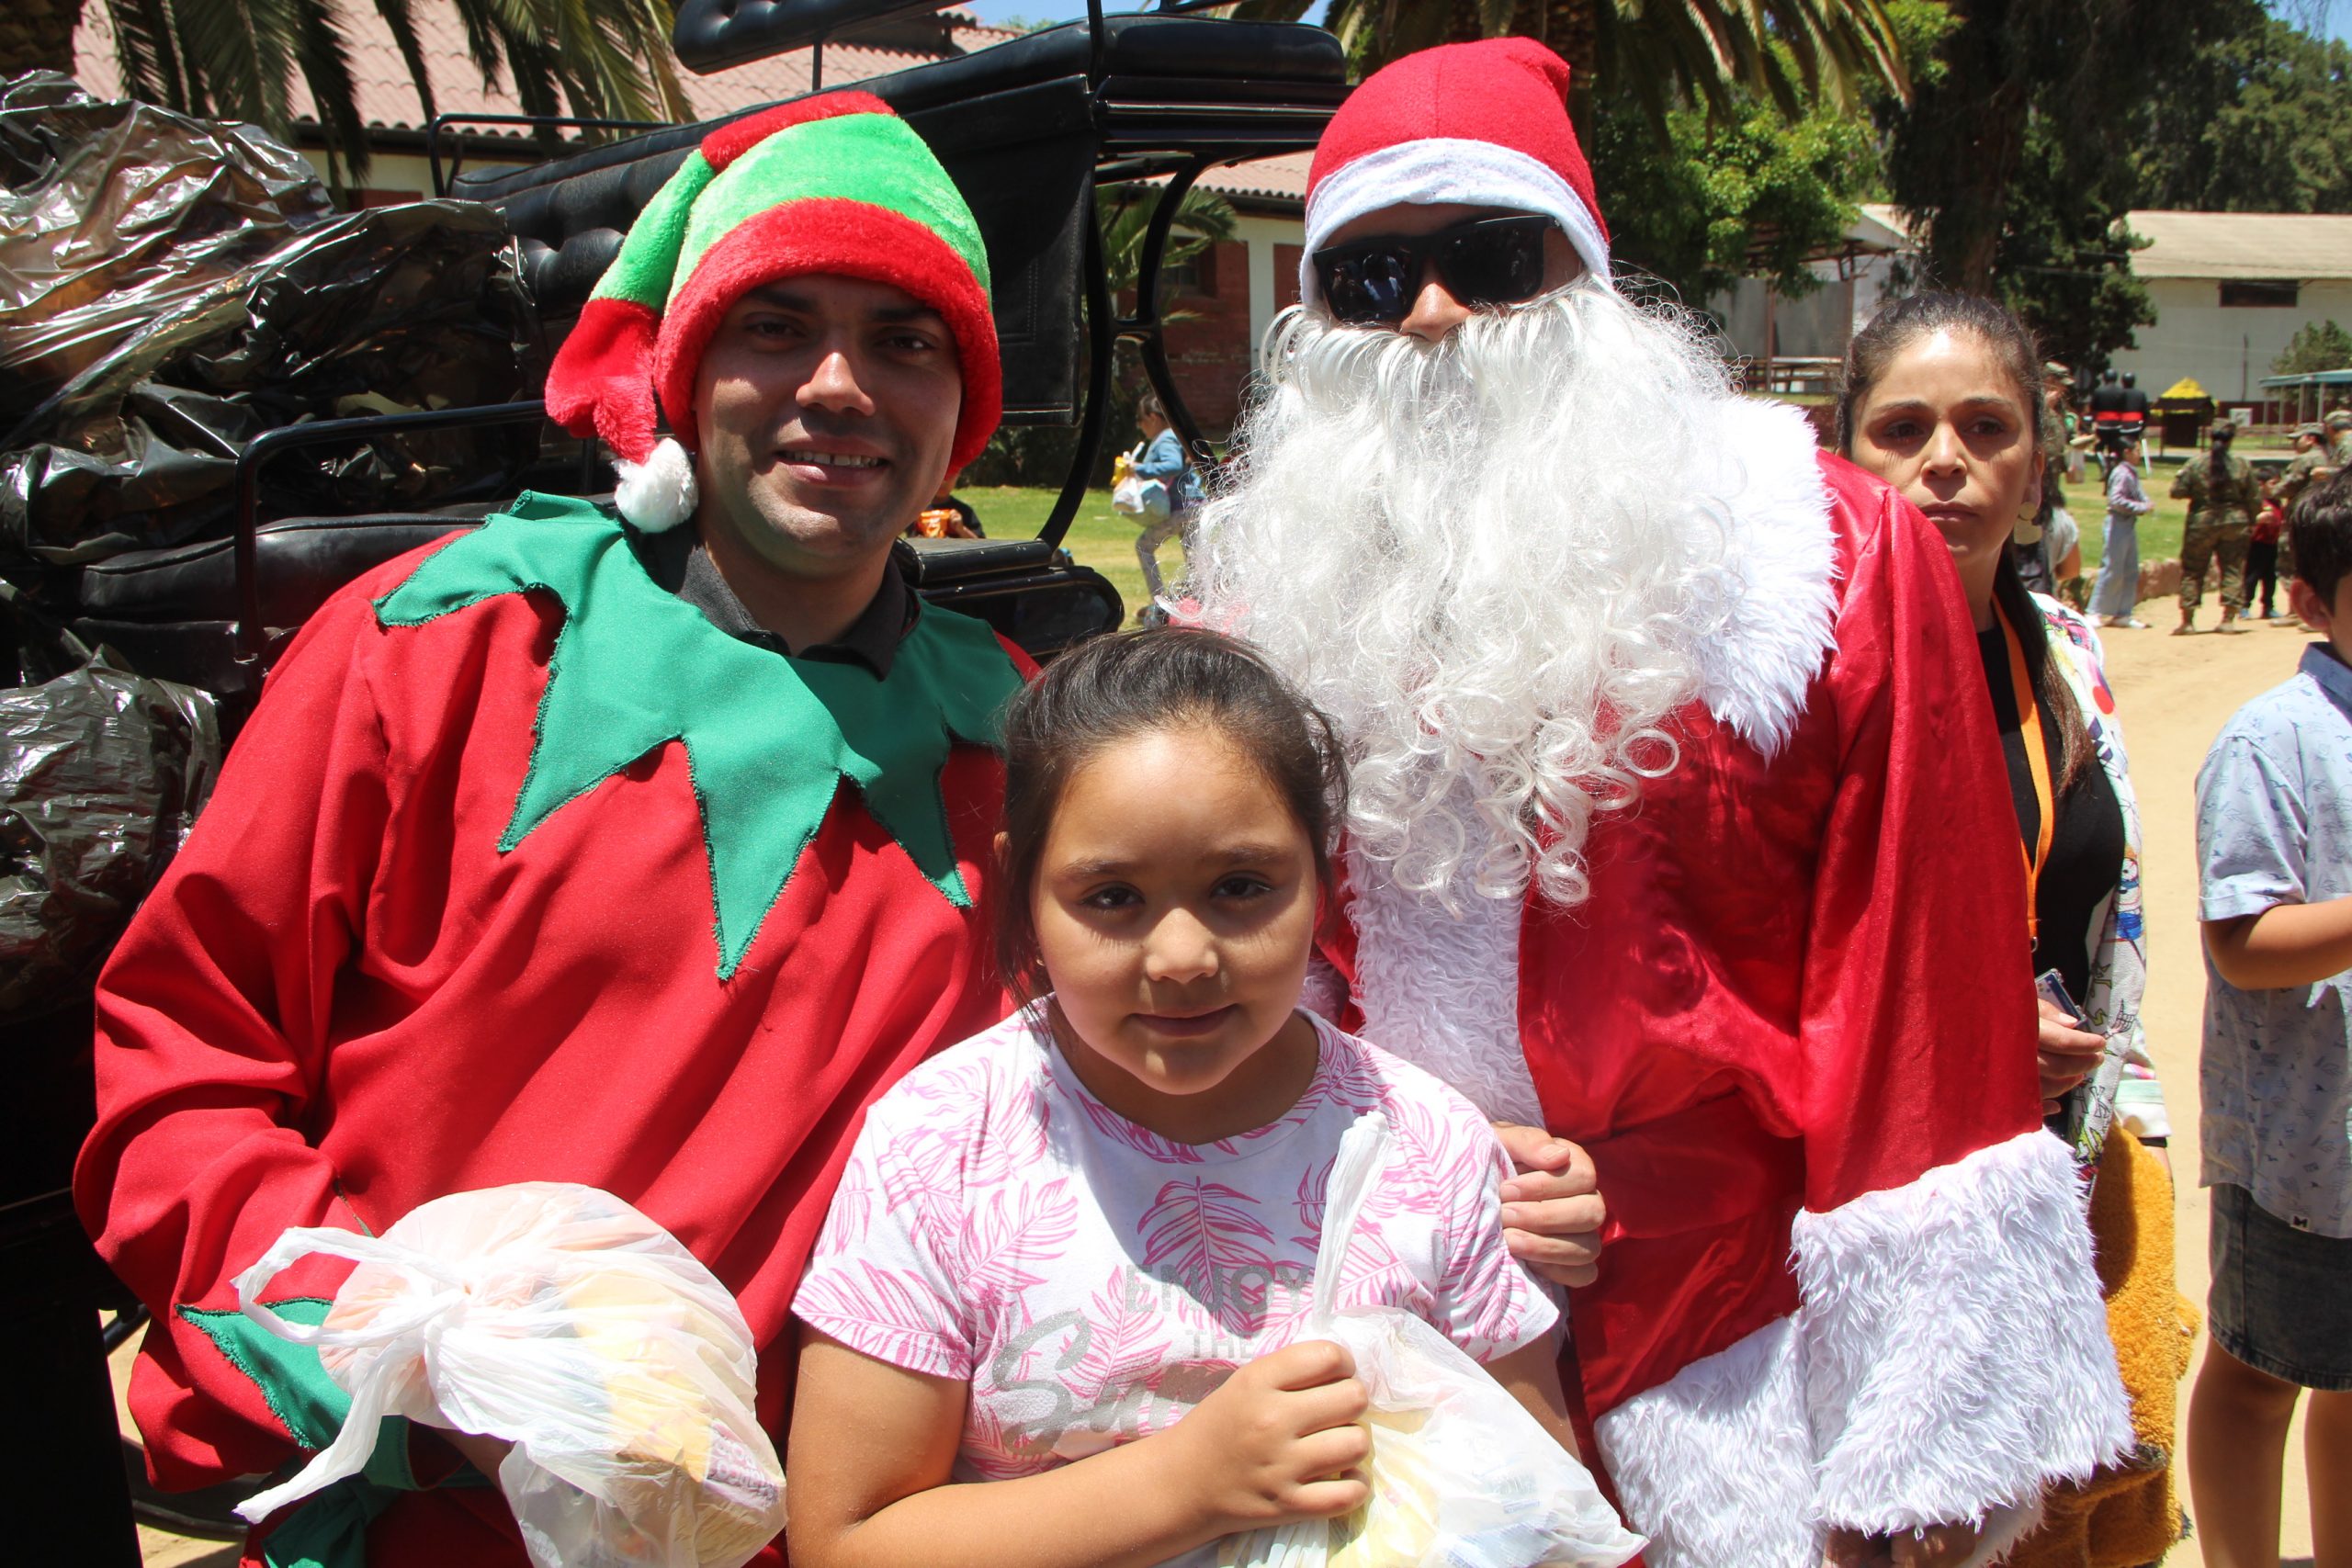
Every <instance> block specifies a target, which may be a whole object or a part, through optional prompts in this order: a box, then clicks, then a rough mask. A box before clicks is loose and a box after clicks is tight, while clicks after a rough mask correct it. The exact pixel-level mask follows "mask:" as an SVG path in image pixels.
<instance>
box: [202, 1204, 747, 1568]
mask: <svg viewBox="0 0 2352 1568" xmlns="http://www.w3.org/2000/svg"><path fill="white" fill-rule="evenodd" d="M311 1253H325V1254H328V1255H330V1256H333V1257H337V1258H350V1259H352V1260H353V1261H354V1262H356V1263H357V1264H358V1265H359V1267H358V1268H357V1269H355V1270H353V1271H352V1274H351V1276H350V1277H349V1278H348V1279H347V1280H345V1281H344V1284H343V1288H342V1289H341V1290H340V1291H338V1292H335V1299H334V1307H333V1308H332V1309H331V1310H330V1311H329V1312H328V1314H327V1316H326V1320H325V1321H324V1322H323V1323H322V1324H321V1325H318V1326H317V1327H315V1328H312V1327H305V1326H304V1325H300V1324H297V1323H290V1322H288V1321H287V1320H286V1319H285V1318H283V1317H281V1316H279V1315H278V1314H277V1313H276V1312H273V1311H272V1310H270V1308H268V1307H267V1306H265V1305H263V1304H262V1303H261V1302H260V1301H259V1300H258V1297H259V1296H260V1294H261V1292H262V1290H263V1288H264V1287H265V1286H266V1285H267V1284H268V1282H269V1281H270V1280H272V1279H273V1278H275V1277H276V1276H277V1273H278V1272H279V1271H280V1270H281V1269H285V1268H286V1267H288V1265H289V1264H291V1263H293V1262H294V1261H295V1260H296V1259H298V1258H303V1257H306V1256H308V1255H310V1254H311ZM236 1283H237V1295H238V1300H239V1302H240V1303H242V1305H243V1310H244V1314H245V1315H246V1316H247V1317H250V1318H252V1319H253V1320H254V1322H256V1323H258V1324H260V1325H262V1326H263V1327H265V1328H266V1329H268V1330H269V1331H270V1332H271V1333H273V1334H275V1335H277V1336H278V1337H280V1338H283V1339H288V1340H291V1341H293V1342H294V1343H296V1344H298V1345H315V1346H317V1347H318V1348H319V1359H320V1360H321V1361H322V1362H323V1363H324V1364H325V1366H326V1370H327V1374H328V1375H329V1376H330V1377H332V1378H333V1379H334V1381H335V1382H337V1383H338V1384H340V1385H341V1386H342V1387H343V1388H344V1389H345V1390H346V1391H348V1392H349V1393H350V1394H351V1413H350V1414H349V1415H348V1416H346V1417H345V1420H344V1424H343V1430H342V1432H341V1433H340V1434H339V1435H338V1436H337V1437H336V1438H335V1440H334V1444H333V1445H331V1446H330V1447H329V1448H327V1449H326V1450H323V1451H322V1452H321V1453H319V1454H318V1455H317V1456H315V1457H314V1458H313V1459H312V1460H311V1462H310V1463H309V1465H307V1466H305V1467H304V1469H303V1470H302V1472H301V1473H300V1474H299V1475H296V1476H295V1477H294V1478H293V1479H292V1480H290V1481H288V1482H287V1483H284V1484H283V1485H280V1486H276V1487H272V1488H271V1489H270V1490H268V1491H266V1492H264V1493H262V1494H261V1495H259V1496H256V1497H254V1498H253V1499H252V1500H251V1501H249V1502H247V1503H246V1504H245V1505H244V1506H243V1507H242V1508H240V1509H239V1510H238V1511H239V1512H240V1513H242V1514H243V1516H244V1517H246V1518H248V1519H252V1520H259V1519H262V1518H264V1517H267V1516H268V1515H269V1514H271V1513H272V1512H274V1511H276V1510H277V1509H278V1508H281V1507H284V1506H286V1505H287V1504H288V1503H291V1502H293V1501H295V1500H296V1499H298V1498H301V1497H306V1496H308V1495H311V1493H313V1492H317V1491H320V1490H321V1489H322V1488H324V1487H326V1486H329V1485H332V1484H333V1483H335V1482H337V1481H339V1480H341V1479H343V1478H344V1477H345V1476H347V1475H353V1474H356V1473H357V1472H359V1471H360V1469H361V1468H362V1467H363V1466H364V1465H365V1464H366V1463H367V1461H368V1453H369V1450H371V1449H372V1448H373V1447H374V1445H375V1442H376V1438H377V1427H378V1424H379V1422H380V1421H381V1419H382V1418H383V1417H384V1416H406V1417H407V1418H408V1419H410V1420H411V1421H417V1422H422V1423H424V1424H425V1425H427V1426H431V1427H444V1428H447V1429H451V1430H455V1431H460V1432H478V1433H482V1434H484V1435H487V1436H490V1437H493V1438H505V1439H507V1440H508V1441H510V1442H511V1443H513V1444H514V1449H513V1450H512V1451H511V1452H510V1453H509V1454H508V1455H507V1457H506V1461H505V1462H504V1463H503V1464H502V1465H501V1466H500V1467H499V1472H498V1478H497V1479H498V1484H499V1486H500V1488H501V1490H503V1492H504V1493H505V1495H506V1501H507V1503H508V1504H509V1505H510V1506H512V1507H513V1509H514V1512H515V1520H516V1522H517V1523H518V1524H519V1525H520V1526H521V1527H522V1531H523V1540H524V1542H525V1544H526V1546H527V1547H528V1549H529V1551H530V1554H531V1561H532V1562H535V1563H537V1564H538V1565H539V1568H741V1564H742V1563H743V1562H747V1561H748V1560H749V1559H750V1558H751V1557H752V1554H753V1553H755V1552H757V1551H759V1550H760V1549H761V1548H762V1547H763V1546H764V1545H766V1544H767V1543H768V1542H769V1541H770V1540H774V1539H775V1536H776V1534H777V1533H778V1532H779V1531H780V1530H782V1529H783V1528H784V1467H783V1466H782V1465H781V1464H780V1463H779V1462H777V1460H776V1456H775V1445H774V1444H773V1443H771V1442H770V1441H769V1440H768V1436H767V1433H766V1432H765V1431H764V1430H763V1429H762V1428H761V1427H760V1424H759V1421H758V1420H757V1418H756V1417H755V1416H753V1414H752V1375H753V1370H754V1358H753V1354H752V1334H751V1329H750V1328H749V1327H748V1326H747V1325H745V1324H744V1322H743V1314H742V1313H741V1310H740V1309H739V1308H738V1307H737V1306H736V1304H735V1298H734V1297H733V1296H732V1295H730V1294H729V1292H728V1291H727V1288H726V1287H725V1286H724V1285H721V1284H720V1283H719V1282H718V1280H717V1279H716V1278H714V1277H713V1276H712V1274H711V1272H710V1270H709V1269H706V1268H704V1267H703V1265H702V1263H701V1262H700V1261H699V1260H698V1259H696V1258H695V1256H694V1255H693V1254H692V1253H690V1252H688V1251H687V1250H686V1249H685V1247H683V1246H682V1245H680V1244H679V1242H678V1240H677V1239H676V1238H675V1237H674V1236H673V1235H670V1233H669V1232H667V1231H665V1230H663V1229H662V1227H661V1226H659V1225H657V1224H654V1223H653V1222H652V1221H650V1220H649V1219H647V1218H646V1217H645V1216H644V1215H643V1214H640V1213H638V1212H637V1211H636V1210H635V1209H633V1208H631V1207H630V1206H629V1205H628V1204H627V1203H624V1202H622V1201H620V1200H619V1199H617V1198H616V1197H614V1196H613V1195H612V1194H610V1193H608V1192H600V1191H598V1190H596V1189H594V1188H593V1187H581V1186H575V1185H571V1184H570V1183H564V1182H551V1181H526V1182H521V1183H518V1184H516V1185H515V1186H511V1187H494V1188H490V1189H486V1190H481V1191H478V1192H458V1193H453V1194H451V1195H450V1196H448V1197H447V1198H436V1199H435V1200H434V1201H431V1202H429V1203H426V1204H424V1205H422V1206H421V1207H419V1208H417V1209H415V1210H413V1212H411V1213H409V1214H408V1215H406V1216H405V1217H404V1218H402V1219H401V1221H400V1222H399V1223H398V1224H394V1225H392V1226H391V1227H390V1229H388V1230H387V1231H385V1233H384V1234H383V1235H381V1236H366V1235H356V1234H354V1233H352V1232H349V1231H340V1230H290V1231H288V1232H287V1233H286V1234H285V1235H283V1236H280V1237H279V1238H278V1241H277V1246H275V1247H271V1248H270V1249H269V1251H268V1252H267V1253H266V1254H265V1255H264V1256H263V1258H262V1259H261V1260H260V1261H259V1262H257V1263H255V1264H254V1266H253V1267H252V1268H250V1269H246V1270H245V1271H244V1272H243V1273H242V1274H240V1275H239V1276H237V1281H236Z"/></svg>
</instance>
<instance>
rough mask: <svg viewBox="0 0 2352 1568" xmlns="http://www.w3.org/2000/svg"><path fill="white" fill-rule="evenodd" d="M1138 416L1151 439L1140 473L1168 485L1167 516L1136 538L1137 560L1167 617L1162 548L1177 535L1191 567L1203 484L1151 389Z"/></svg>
mask: <svg viewBox="0 0 2352 1568" xmlns="http://www.w3.org/2000/svg"><path fill="white" fill-rule="evenodd" d="M1136 420H1137V422H1138V423H1141V424H1142V426H1143V438H1144V441H1145V443H1146V445H1145V446H1144V452H1143V456H1142V457H1140V458H1138V459H1137V460H1136V466H1135V469H1136V473H1138V474H1141V475H1142V476H1143V477H1144V478H1145V479H1158V480H1159V482H1160V483H1161V484H1164V485H1166V486H1167V487H1168V515H1167V516H1165V517H1156V518H1153V519H1152V520H1151V521H1149V522H1148V523H1146V524H1145V525H1144V530H1143V532H1142V533H1141V534H1139V535H1137V536H1136V560H1137V561H1138V562H1140V563H1141V564H1142V566H1143V581H1144V588H1145V590H1146V592H1148V593H1149V594H1150V595H1151V602H1152V604H1153V605H1154V606H1159V607H1161V615H1162V616H1163V617H1164V615H1165V614H1166V611H1165V605H1166V604H1167V603H1168V598H1169V593H1168V584H1167V582H1166V581H1165V580H1164V579H1163V578H1162V577H1161V576H1160V573H1159V547H1160V546H1162V545H1164V544H1166V543H1167V542H1168V541H1169V540H1170V539H1174V540H1175V541H1177V543H1179V544H1181V545H1182V547H1184V561H1185V565H1186V568H1187V570H1189V569H1190V567H1191V564H1192V559H1193V517H1194V516H1195V515H1196V514H1197V513H1199V511H1200V506H1201V483H1200V479H1198V478H1197V477H1196V476H1195V475H1194V474H1193V466H1192V464H1191V463H1189V462H1187V461H1186V460H1185V457H1184V443H1183V442H1182V440H1180V439H1178V437H1177V434H1176V431H1175V427H1174V426H1172V425H1170V423H1168V411H1167V410H1166V409H1165V408H1163V407H1161V406H1160V402H1159V398H1158V397H1157V396H1156V395H1154V394H1152V393H1150V392H1146V393H1145V394H1144V395H1143V399H1142V400H1141V401H1140V402H1138V403H1137V404H1136Z"/></svg>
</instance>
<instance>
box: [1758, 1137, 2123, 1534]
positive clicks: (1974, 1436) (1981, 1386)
mask: <svg viewBox="0 0 2352 1568" xmlns="http://www.w3.org/2000/svg"><path fill="white" fill-rule="evenodd" d="M1792 1245H1793V1250H1794V1254H1795V1262H1796V1270H1797V1281H1798V1284H1799V1286H1800V1287H1801V1288H1802V1290H1803V1292H1804V1310H1803V1311H1802V1313H1801V1314H1799V1317H1798V1331H1799V1334H1800V1337H1801V1340H1802V1350H1803V1354H1804V1381H1805V1402H1806V1405H1807V1408H1808V1410H1809V1412H1810V1415H1811V1418H1812V1424H1813V1433H1814V1443H1815V1454H1816V1475H1817V1481H1816V1485H1815V1510H1816V1517H1817V1518H1819V1519H1820V1520H1821V1521H1822V1522H1824V1523H1825V1524H1832V1525H1841V1526H1847V1527H1850V1528H1854V1529H1866V1530H1870V1531H1872V1532H1887V1533H1891V1532H1893V1531H1895V1530H1901V1529H1913V1528H1916V1527H1917V1526H1919V1525H1923V1524H1929V1523H1934V1522H1938V1521H1942V1520H1959V1519H1977V1520H1982V1521H1984V1522H1985V1526H1986V1537H1985V1542H1984V1544H1983V1546H1982V1548H1981V1549H1980V1551H1979V1552H1978V1554H1977V1557H1976V1558H1975V1559H1974V1561H1976V1562H1991V1561H1995V1560H1996V1559H1997V1558H1998V1556H1999V1555H2000V1554H2001V1553H2002V1552H2003V1551H2007V1548H2008V1546H2009V1545H2010V1544H2011V1543H2012V1542H2013V1541H2014V1540H2016V1538H2017V1536H2018V1534H2020V1533H2021V1532H2022V1531H2023V1530H2024V1529H2027V1528H2028V1527H2029V1526H2030V1525H2031V1524H2032V1522H2033V1521H2034V1519H2035V1518H2036V1517H2039V1513H2040V1499H2041V1489H2042V1487H2043V1486H2044V1485H2045V1484H2046V1483H2050V1482H2052V1481H2057V1480H2062V1479H2063V1480H2068V1481H2081V1480H2085V1479H2086V1478H2088V1476H2089V1475H2090V1473H2091V1472H2092V1471H2093V1470H2094V1469H2096V1468H2097V1467H2098V1465H2100V1464H2101V1463H2103V1462H2106V1461H2110V1460H2113V1459H2114V1458H2116V1457H2117V1456H2118V1455H2120V1454H2121V1453H2123V1452H2125V1451H2126V1450H2129V1449H2130V1447H2131V1417H2130V1407H2129V1404H2128V1401H2127V1399H2126V1397H2125V1394H2124V1392H2123V1381H2122V1377H2121V1375H2120V1373H2119V1372H2118V1371H2117V1370H2116V1364H2115V1348H2114V1346H2113V1345H2112V1344H2111V1343H2110V1342H2109V1339H2108V1336H2107V1314H2106V1310H2105V1308H2104V1307H2103V1306H2102V1305H2101V1303H2100V1300H2099V1290H2098V1275H2097V1274H2096V1273H2095V1272H2094V1271H2093V1270H2092V1268H2091V1233H2090V1224H2089V1221H2088V1219H2087V1217H2086V1215H2085V1213H2084V1210H2083V1201H2082V1189H2081V1186H2080V1183H2079V1181H2078V1180H2077V1179H2076V1176H2075V1162H2074V1159H2073V1157H2072V1156H2070V1155H2069V1154H2068V1152H2067V1150H2066V1148H2065V1145H2063V1144H2061V1143H2060V1142H2059V1141H2058V1140H2057V1139H2056V1138H2053V1137H2052V1136H2051V1135H2050V1134H2048V1133H2045V1132H2042V1131H2041V1130H2040V1129H2038V1128H2037V1129H2036V1130H2034V1131H2033V1132H2030V1133H2028V1134H2023V1135H2022V1136H2020V1137H2017V1138H2013V1139H2011V1140H2009V1141H2008V1142H2007V1143H2005V1144H1996V1145H1993V1146H1992V1147H1990V1148H1985V1149H1979V1150H1977V1151H1976V1152H1975V1153H1973V1154H1972V1155H1969V1156H1967V1157H1965V1158H1963V1159H1961V1160H1957V1161H1954V1162H1953V1163H1952V1164H1951V1165H1945V1166H1939V1167H1937V1168H1935V1169H1933V1170H1930V1171H1928V1173H1927V1174H1926V1175H1924V1176H1922V1177H1920V1178H1919V1179H1917V1181H1914V1182H1911V1183H1909V1184H1908V1185H1907V1186H1903V1187H1897V1188H1894V1189H1890V1190H1886V1191H1882V1192H1871V1193H1868V1194H1866V1195H1864V1196H1863V1197H1860V1198H1857V1199H1856V1200H1854V1201H1852V1202H1850V1203H1846V1204H1843V1205H1841V1206H1839V1207H1838V1208H1836V1209H1833V1210H1831V1211H1829V1212H1828V1213H1811V1212H1809V1211H1808V1212H1805V1213H1800V1214H1798V1216H1797V1218H1796V1224H1795V1228H1794V1233H1793V1235H1792Z"/></svg>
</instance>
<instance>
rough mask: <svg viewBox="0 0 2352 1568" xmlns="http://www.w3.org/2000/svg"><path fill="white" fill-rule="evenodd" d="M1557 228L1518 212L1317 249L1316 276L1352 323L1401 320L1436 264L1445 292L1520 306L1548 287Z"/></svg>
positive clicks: (1469, 301) (1341, 316)
mask: <svg viewBox="0 0 2352 1568" xmlns="http://www.w3.org/2000/svg"><path fill="white" fill-rule="evenodd" d="M1554 227H1555V224H1554V223H1553V221H1552V220H1550V219H1549V218H1545V217H1544V216H1542V215H1541V214H1539V213H1532V212H1528V213H1517V212H1515V213H1511V214H1509V215H1507V216H1505V217H1500V218H1473V219H1471V220H1469V221H1467V222H1465V223H1456V224H1453V226H1452V227H1450V228H1445V229H1440V230H1438V231H1436V232H1435V233H1432V234H1411V235H1395V236H1385V237H1381V238H1376V239H1370V240H1355V241H1351V242H1350V243H1347V244H1344V245H1326V246H1324V247H1323V248H1322V249H1321V250H1319V251H1317V252H1316V253H1315V278H1316V281H1317V283H1319V284H1321V285H1322V288H1323V303H1324V305H1325V307H1326V308H1328V309H1329V310H1330V312H1331V314H1332V315H1333V316H1334V317H1335V318H1337V319H1338V320H1340V321H1346V322H1348V323H1349V324H1351V325H1353V326H1371V325H1374V323H1378V324H1381V325H1385V326H1392V327H1393V326H1395V325H1396V324H1397V322H1399V321H1403V320H1404V319H1405V316H1406V314H1407V312H1408V311H1409V310H1412V308H1413V298H1414V296H1415V295H1417V294H1419V292H1420V287H1421V269H1422V267H1423V266H1424V265H1430V266H1434V267H1436V268H1437V275H1438V277H1439V279H1440V280H1441V281H1442V282H1443V283H1444V285H1445V288H1446V291H1447V292H1448V293H1450V294H1452V295H1453V297H1454V298H1455V299H1459V300H1461V301H1462V302H1463V303H1464V305H1471V306H1478V305H1517V304H1521V303H1522V302H1524V301H1526V300H1529V299H1534V298H1535V296H1536V295H1538V294H1540V293H1542V292H1543V290H1544V231H1546V230H1548V229H1551V228H1554Z"/></svg>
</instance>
